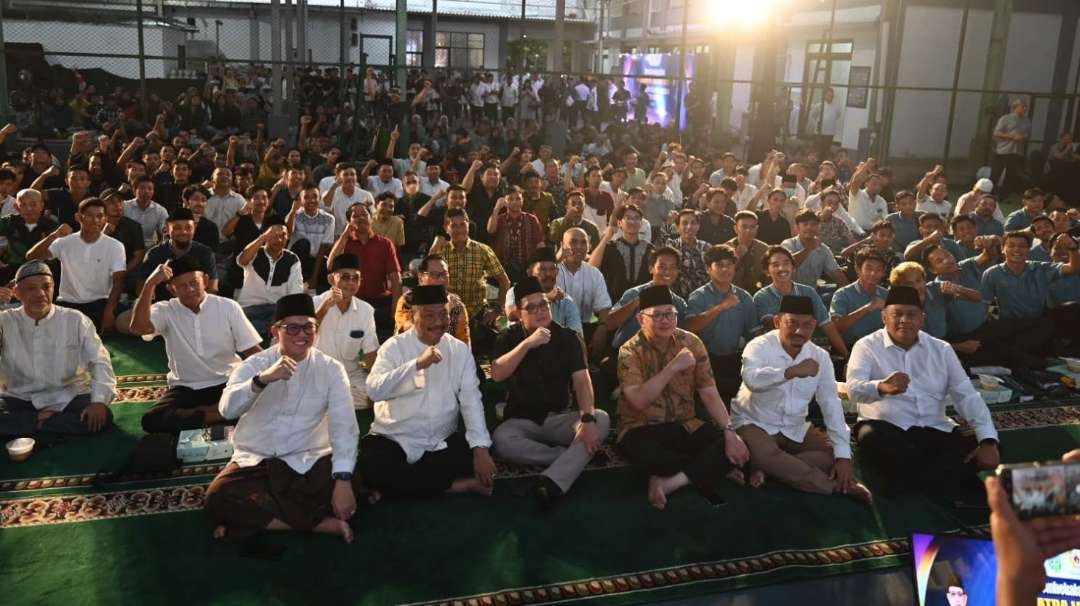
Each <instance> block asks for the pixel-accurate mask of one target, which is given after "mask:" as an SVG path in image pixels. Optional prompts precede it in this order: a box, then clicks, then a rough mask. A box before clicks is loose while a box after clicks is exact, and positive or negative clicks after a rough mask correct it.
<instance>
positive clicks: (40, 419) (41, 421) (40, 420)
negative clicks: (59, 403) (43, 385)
mask: <svg viewBox="0 0 1080 606" xmlns="http://www.w3.org/2000/svg"><path fill="white" fill-rule="evenodd" d="M54 414H56V413H54V412H53V411H51V410H42V411H41V412H39V413H38V415H37V428H38V429H41V428H42V427H44V426H45V421H48V420H49V417H51V416H53V415H54Z"/></svg>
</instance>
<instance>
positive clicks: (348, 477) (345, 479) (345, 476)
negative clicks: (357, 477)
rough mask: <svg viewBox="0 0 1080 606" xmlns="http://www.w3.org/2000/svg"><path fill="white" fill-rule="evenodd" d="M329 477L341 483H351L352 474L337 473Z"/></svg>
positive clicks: (345, 472)
mask: <svg viewBox="0 0 1080 606" xmlns="http://www.w3.org/2000/svg"><path fill="white" fill-rule="evenodd" d="M330 477H331V478H333V479H335V480H341V481H342V482H352V474H351V473H349V472H348V471H338V472H335V473H332V474H330Z"/></svg>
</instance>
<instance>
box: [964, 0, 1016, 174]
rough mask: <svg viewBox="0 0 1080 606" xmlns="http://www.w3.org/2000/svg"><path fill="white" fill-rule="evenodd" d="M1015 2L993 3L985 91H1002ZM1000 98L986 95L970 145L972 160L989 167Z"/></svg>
mask: <svg viewBox="0 0 1080 606" xmlns="http://www.w3.org/2000/svg"><path fill="white" fill-rule="evenodd" d="M1012 14H1013V0H994V20H993V23H992V24H991V26H990V48H989V49H988V51H987V53H986V71H985V72H983V83H982V88H983V90H988V91H995V90H1001V84H1002V78H1003V77H1004V74H1005V51H1006V48H1005V47H1006V45H1007V43H1008V41H1009V25H1010V23H1011V22H1012ZM1000 108H1001V97H1000V95H999V94H998V93H993V92H988V93H983V95H982V101H981V102H980V103H979V123H978V124H979V125H978V127H977V128H976V129H975V139H974V140H973V141H972V144H971V154H970V155H969V157H970V158H971V159H973V160H975V161H976V162H979V163H981V164H986V163H988V162H989V161H990V141H991V135H992V133H993V132H994V125H995V124H996V123H997V119H998V113H999V109H1000Z"/></svg>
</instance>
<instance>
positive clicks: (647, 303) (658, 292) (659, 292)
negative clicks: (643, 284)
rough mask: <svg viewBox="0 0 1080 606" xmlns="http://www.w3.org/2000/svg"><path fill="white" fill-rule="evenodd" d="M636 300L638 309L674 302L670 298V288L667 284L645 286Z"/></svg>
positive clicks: (672, 303)
mask: <svg viewBox="0 0 1080 606" xmlns="http://www.w3.org/2000/svg"><path fill="white" fill-rule="evenodd" d="M638 302H639V305H638V309H639V310H642V311H644V310H646V309H648V308H650V307H656V306H658V305H674V304H675V301H674V300H673V299H672V298H671V289H669V288H668V287H667V286H650V287H649V288H646V289H645V290H643V291H641V295H640V296H639V297H638Z"/></svg>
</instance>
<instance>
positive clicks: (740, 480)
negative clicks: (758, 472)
mask: <svg viewBox="0 0 1080 606" xmlns="http://www.w3.org/2000/svg"><path fill="white" fill-rule="evenodd" d="M727 479H729V480H731V481H732V482H735V483H736V484H738V485H739V486H744V485H745V484H746V475H745V474H743V471H742V470H741V469H738V468H736V469H732V470H731V471H729V472H728V474H727Z"/></svg>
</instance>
